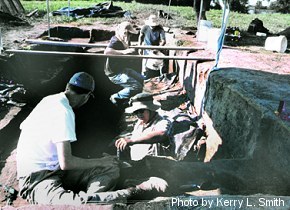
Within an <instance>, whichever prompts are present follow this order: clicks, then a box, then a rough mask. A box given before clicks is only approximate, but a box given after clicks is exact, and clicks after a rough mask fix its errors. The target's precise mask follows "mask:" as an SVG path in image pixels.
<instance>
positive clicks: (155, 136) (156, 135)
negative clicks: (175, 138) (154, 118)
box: [115, 131, 167, 150]
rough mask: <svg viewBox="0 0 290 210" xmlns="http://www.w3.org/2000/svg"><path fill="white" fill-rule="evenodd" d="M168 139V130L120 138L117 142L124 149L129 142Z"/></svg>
mask: <svg viewBox="0 0 290 210" xmlns="http://www.w3.org/2000/svg"><path fill="white" fill-rule="evenodd" d="M166 139H167V135H166V131H152V132H150V133H147V134H141V135H140V136H138V137H136V138H120V139H118V140H117V141H116V142H115V146H116V147H117V148H118V149H121V150H124V149H125V147H126V146H127V144H131V145H132V144H154V143H158V142H159V143H160V142H163V141H165V140H166Z"/></svg>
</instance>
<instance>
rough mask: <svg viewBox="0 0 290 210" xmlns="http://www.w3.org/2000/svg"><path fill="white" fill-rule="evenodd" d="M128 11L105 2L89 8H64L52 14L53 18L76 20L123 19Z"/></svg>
mask: <svg viewBox="0 0 290 210" xmlns="http://www.w3.org/2000/svg"><path fill="white" fill-rule="evenodd" d="M125 13H126V11H124V10H123V9H122V8H121V7H118V6H113V3H112V2H104V3H99V4H97V5H95V6H94V7H89V8H69V7H63V8H61V9H59V10H57V11H54V12H52V15H53V16H57V15H66V16H71V17H75V18H82V17H122V16H124V14H125Z"/></svg>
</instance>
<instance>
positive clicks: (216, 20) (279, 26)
mask: <svg viewBox="0 0 290 210" xmlns="http://www.w3.org/2000/svg"><path fill="white" fill-rule="evenodd" d="M21 2H22V4H23V6H24V8H25V10H26V13H28V12H30V11H33V10H35V9H38V10H39V13H40V14H45V13H46V2H45V1H25V0H22V1H21ZM102 2H104V1H102V0H94V1H73V0H72V1H70V6H71V7H72V8H76V7H81V8H87V7H91V6H94V5H96V4H98V3H102ZM49 3H50V11H55V10H58V9H60V8H62V7H67V6H68V1H55V0H50V2H49ZM113 3H114V6H120V7H122V9H123V10H126V11H130V12H131V13H132V14H133V15H134V16H136V17H137V18H142V17H144V16H146V15H149V14H150V13H157V11H159V10H163V11H165V12H168V11H169V13H170V15H171V16H172V17H173V19H171V20H168V21H165V20H164V22H163V24H164V25H165V26H168V27H182V28H185V27H186V28H190V27H196V20H195V14H194V12H193V9H192V7H180V6H179V7H178V6H171V7H170V10H168V9H169V8H168V6H166V5H155V4H154V5H153V4H141V3H136V2H134V1H133V2H132V3H125V2H113ZM140 14H143V16H140ZM221 17H222V11H221V10H210V11H209V12H208V13H207V18H208V19H209V20H210V21H212V22H213V26H214V27H220V25H221ZM43 18H46V16H43ZM255 18H259V19H260V20H262V21H263V23H264V26H265V27H266V28H267V29H269V31H270V32H271V33H278V32H280V31H282V30H284V29H286V28H287V27H289V23H290V15H289V14H279V13H273V14H241V13H237V12H231V13H230V18H229V23H228V26H236V27H239V28H240V29H241V30H244V31H246V30H247V28H248V26H249V24H250V22H251V21H252V20H253V19H255ZM96 20H98V21H101V22H104V23H108V24H110V23H115V22H119V21H120V18H81V19H78V20H76V19H72V18H67V17H59V16H58V17H51V21H52V23H61V22H68V21H69V22H76V24H79V25H83V24H92V23H93V22H95V21H96Z"/></svg>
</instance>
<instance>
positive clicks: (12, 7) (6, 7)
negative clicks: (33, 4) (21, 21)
mask: <svg viewBox="0 0 290 210" xmlns="http://www.w3.org/2000/svg"><path fill="white" fill-rule="evenodd" d="M0 11H2V12H5V13H9V14H11V15H18V14H19V13H23V12H24V7H23V6H22V4H21V2H20V1H19V0H1V1H0Z"/></svg>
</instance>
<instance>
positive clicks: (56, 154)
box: [17, 72, 154, 205]
mask: <svg viewBox="0 0 290 210" xmlns="http://www.w3.org/2000/svg"><path fill="white" fill-rule="evenodd" d="M94 88H95V82H94V79H93V77H92V76H91V75H89V74H87V73H85V72H78V73H76V74H74V75H73V76H72V78H71V79H70V81H69V83H68V84H67V86H66V90H65V91H64V92H61V93H58V94H55V95H50V96H47V97H45V98H43V99H42V100H41V101H40V103H39V104H38V105H37V106H36V107H35V108H34V109H33V111H32V112H31V113H30V115H29V116H28V117H27V118H26V119H25V120H24V121H23V122H22V124H21V125H20V129H21V134H20V138H19V142H18V145H17V177H18V179H19V188H20V196H21V197H22V198H24V199H26V200H27V201H28V202H30V203H32V204H70V205H79V204H83V203H87V202H106V201H111V200H116V199H121V198H124V197H128V196H131V195H132V194H136V193H138V192H141V191H143V190H150V189H152V188H154V186H152V185H151V184H150V180H148V181H146V182H144V183H141V184H140V185H137V186H136V187H131V188H128V189H124V190H118V191H113V192H108V191H110V190H112V189H113V188H114V187H115V185H116V182H117V180H118V178H119V167H118V162H117V160H116V159H115V157H112V156H106V157H103V158H99V159H83V158H79V157H76V156H73V155H72V153H71V144H70V143H71V142H74V141H76V140H77V138H76V133H75V115H74V112H73V109H75V108H79V107H81V106H82V105H84V104H85V103H86V102H87V101H88V100H89V98H90V96H91V95H92V92H93V91H94Z"/></svg>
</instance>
